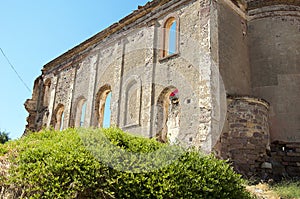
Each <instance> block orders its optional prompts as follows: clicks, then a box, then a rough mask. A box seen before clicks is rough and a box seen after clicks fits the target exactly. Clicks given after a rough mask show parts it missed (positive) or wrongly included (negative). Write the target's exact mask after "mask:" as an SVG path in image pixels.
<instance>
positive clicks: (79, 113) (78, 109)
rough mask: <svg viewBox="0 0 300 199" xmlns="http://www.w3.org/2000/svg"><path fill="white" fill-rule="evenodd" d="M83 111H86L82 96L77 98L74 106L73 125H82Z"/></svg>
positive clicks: (84, 100)
mask: <svg viewBox="0 0 300 199" xmlns="http://www.w3.org/2000/svg"><path fill="white" fill-rule="evenodd" d="M85 112H86V99H85V98H83V97H82V98H80V99H79V100H78V102H77V106H76V116H75V127H82V126H84V120H85Z"/></svg>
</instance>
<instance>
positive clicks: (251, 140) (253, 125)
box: [216, 97, 270, 177]
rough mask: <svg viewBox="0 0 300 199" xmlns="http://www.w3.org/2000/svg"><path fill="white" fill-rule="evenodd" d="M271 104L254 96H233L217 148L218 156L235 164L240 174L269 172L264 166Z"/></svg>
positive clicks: (248, 174) (229, 102)
mask: <svg viewBox="0 0 300 199" xmlns="http://www.w3.org/2000/svg"><path fill="white" fill-rule="evenodd" d="M268 114H269V104H268V103H267V102H265V101H263V100H260V99H257V98H252V97H229V98H228V109H227V119H226V123H225V126H224V129H223V133H222V135H221V138H220V140H219V142H218V143H217V145H216V153H217V155H218V156H219V157H221V158H223V159H229V160H231V161H233V163H232V164H233V167H234V168H235V170H236V171H238V172H239V173H241V174H243V175H244V176H247V177H253V176H255V175H259V176H260V177H263V176H261V175H263V174H264V173H265V171H264V170H263V169H262V164H263V163H265V162H266V161H268V155H267V149H268V148H269V136H270V135H269V124H268Z"/></svg>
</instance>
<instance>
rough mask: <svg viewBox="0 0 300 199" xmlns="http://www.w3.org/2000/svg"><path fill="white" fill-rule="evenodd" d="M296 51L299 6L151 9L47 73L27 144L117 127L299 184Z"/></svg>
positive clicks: (282, 0) (245, 1) (222, 3)
mask: <svg viewBox="0 0 300 199" xmlns="http://www.w3.org/2000/svg"><path fill="white" fill-rule="evenodd" d="M299 53H300V0H292V1H290V0H268V1H267V0H153V1H151V2H149V3H147V4H146V5H144V6H139V8H138V9H137V10H135V11H134V12H133V13H132V14H130V15H128V16H126V17H125V18H123V19H121V20H120V21H119V22H117V23H115V24H113V25H111V26H110V27H108V28H107V29H105V30H103V31H101V32H99V33H98V34H96V35H94V36H93V37H91V38H89V39H88V40H86V41H84V42H82V43H81V44H79V45H78V46H75V47H74V48H72V49H71V50H69V51H67V52H66V53H64V54H62V55H60V56H59V57H57V58H56V59H54V60H52V61H51V62H49V63H47V64H46V65H45V66H44V67H43V69H42V74H41V75H40V76H39V77H38V78H37V79H36V80H35V83H34V88H33V94H32V98H31V99H28V100H27V101H26V103H25V108H26V110H27V111H28V113H29V116H28V118H27V122H28V124H27V126H26V130H25V133H24V135H26V134H28V133H30V132H34V131H39V130H41V129H42V128H44V127H46V128H49V127H51V126H52V127H53V128H55V129H57V130H59V129H65V128H68V127H89V126H94V127H102V126H103V125H104V121H107V120H109V121H110V124H111V125H116V126H118V127H120V128H122V129H123V130H126V131H129V132H132V133H136V134H139V135H142V136H145V137H149V138H150V137H156V138H157V139H158V140H160V141H162V142H170V143H173V144H181V145H183V146H187V147H189V146H196V147H198V148H201V149H202V150H203V151H205V152H207V153H209V152H212V151H215V153H216V154H217V155H218V156H219V157H220V158H224V159H230V160H231V161H232V162H233V166H234V167H235V169H236V170H237V171H239V172H240V173H242V174H243V175H245V176H248V177H252V176H258V177H261V178H269V177H275V178H281V177H283V176H284V177H294V176H300V174H299V169H300V160H299V148H300V147H299V143H300V100H299V99H300V56H299ZM109 96H111V98H110V97H109ZM108 97H109V98H110V101H109V102H108V101H107V99H108ZM105 108H110V110H111V115H110V118H107V117H108V116H107V114H106V113H105V110H106V109H105Z"/></svg>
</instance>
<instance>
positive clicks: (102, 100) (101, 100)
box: [95, 85, 111, 127]
mask: <svg viewBox="0 0 300 199" xmlns="http://www.w3.org/2000/svg"><path fill="white" fill-rule="evenodd" d="M110 93H111V87H110V85H104V86H102V87H101V88H100V89H99V91H98V93H97V97H96V103H95V113H96V121H95V126H98V127H108V126H110V98H111V97H110V96H111V95H109V94H110ZM105 110H106V111H105ZM105 114H106V115H105ZM104 122H105V123H104Z"/></svg>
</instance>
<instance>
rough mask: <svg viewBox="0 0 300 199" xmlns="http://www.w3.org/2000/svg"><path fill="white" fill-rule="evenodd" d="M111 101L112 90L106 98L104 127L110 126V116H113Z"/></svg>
mask: <svg viewBox="0 0 300 199" xmlns="http://www.w3.org/2000/svg"><path fill="white" fill-rule="evenodd" d="M110 102H111V92H110V93H109V94H108V95H107V97H106V100H105V105H104V115H103V117H104V118H103V127H104V128H108V127H110V117H111V110H110Z"/></svg>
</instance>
